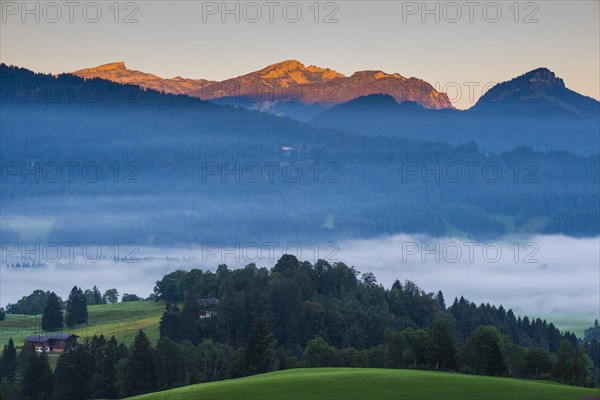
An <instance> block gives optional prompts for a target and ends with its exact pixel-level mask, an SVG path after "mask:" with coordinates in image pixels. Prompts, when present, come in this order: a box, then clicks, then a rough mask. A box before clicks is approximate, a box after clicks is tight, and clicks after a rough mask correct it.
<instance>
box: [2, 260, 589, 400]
mask: <svg viewBox="0 0 600 400" xmlns="http://www.w3.org/2000/svg"><path fill="white" fill-rule="evenodd" d="M117 300H118V296H117V291H116V289H109V290H107V291H106V292H105V294H104V296H102V295H101V294H100V291H99V290H98V289H97V288H96V287H94V288H93V289H88V290H85V291H84V290H82V289H80V288H78V287H74V288H73V289H72V291H71V293H70V295H69V298H68V299H67V300H66V301H63V300H62V299H61V298H60V297H58V296H57V295H56V294H55V293H53V292H45V291H43V290H37V291H35V292H34V293H32V294H30V295H26V296H24V297H23V298H22V299H21V300H19V301H18V302H17V303H15V304H10V305H8V306H7V310H8V311H9V313H8V314H6V315H5V314H4V313H3V314H2V318H4V320H3V321H1V322H0V328H1V329H0V331H1V332H2V336H1V337H0V339H1V340H2V343H3V344H4V348H3V352H2V356H1V357H0V377H1V379H2V380H1V383H0V394H1V395H2V400H9V399H15V400H19V399H24V400H26V399H56V400H59V399H60V400H62V399H73V400H77V399H82V400H84V399H112V398H127V397H132V396H136V395H143V394H147V393H154V392H161V391H168V390H170V389H172V390H173V391H169V392H167V393H156V394H149V395H147V397H141V398H148V399H161V398H168V399H192V398H194V399H196V398H211V399H216V400H218V399H220V398H222V399H232V398H244V399H252V398H256V399H271V398H272V399H281V398H286V399H287V398H290V399H320V398H323V399H324V398H327V399H336V398H340V399H354V398H355V399H365V398H369V399H377V398H382V399H383V398H399V399H401V398H407V399H431V398H435V397H436V396H438V395H440V393H442V392H440V388H441V387H442V388H444V391H443V395H444V396H445V397H448V398H456V399H470V398H473V399H476V398H493V399H537V398H539V399H542V398H543V399H568V398H573V399H579V398H581V397H584V396H587V397H594V396H596V397H598V394H599V393H598V390H597V389H593V388H594V387H595V386H596V387H597V385H598V383H599V371H600V369H599V367H600V351H599V349H600V346H599V339H600V327H599V326H598V323H597V321H596V324H595V326H594V327H592V328H590V329H587V330H586V331H585V337H584V338H577V337H576V336H575V335H574V334H573V333H571V332H561V331H560V330H559V329H558V328H556V326H555V325H554V324H553V323H551V322H548V321H545V320H542V319H540V318H531V317H528V316H516V315H515V314H514V313H513V311H512V310H510V309H509V310H507V309H505V308H504V307H503V306H501V305H499V306H493V305H490V304H480V305H476V304H474V303H472V302H470V301H468V300H466V299H464V298H463V297H461V298H456V299H454V300H453V301H452V303H451V304H449V305H448V304H447V303H446V300H445V299H444V294H443V293H442V292H441V291H438V292H437V293H433V292H432V293H428V292H425V291H423V290H421V289H420V288H419V287H418V286H417V285H416V284H415V283H414V282H411V281H405V282H404V283H401V282H400V281H399V280H396V281H395V282H394V284H393V285H392V286H391V287H390V288H385V287H383V286H382V285H381V284H379V283H378V282H377V279H376V277H375V276H374V275H373V274H372V273H366V274H362V275H360V274H359V273H358V271H357V270H356V269H355V268H354V267H351V266H348V265H346V264H344V263H342V262H337V263H335V264H333V265H331V264H329V263H328V262H326V261H323V260H320V261H318V262H317V263H316V264H314V265H313V264H311V263H309V262H300V261H299V260H298V259H296V257H294V256H291V255H284V256H283V257H282V258H281V259H279V261H277V263H276V264H275V266H274V267H273V268H271V269H270V270H269V269H267V268H258V267H257V266H256V265H254V264H249V265H247V266H246V267H245V268H240V269H235V270H232V269H229V268H228V267H227V266H226V265H220V266H218V268H217V269H216V270H215V271H214V272H213V271H209V270H207V271H202V270H199V269H192V270H190V271H181V270H180V271H175V272H172V273H170V274H168V275H166V276H164V277H163V278H162V279H161V280H160V281H158V282H157V283H156V286H155V288H154V293H153V294H152V295H150V296H149V297H148V298H146V299H145V300H142V299H141V298H140V297H138V296H137V295H135V294H124V295H123V298H122V299H121V302H120V303H119V302H117ZM15 312H20V313H22V314H15ZM27 314H31V315H27ZM40 314H41V316H40ZM36 315H37V316H36ZM73 334H74V335H76V336H75V337H74V336H72V335H73ZM515 378H518V379H515ZM519 379H521V380H519ZM523 379H526V380H523Z"/></svg>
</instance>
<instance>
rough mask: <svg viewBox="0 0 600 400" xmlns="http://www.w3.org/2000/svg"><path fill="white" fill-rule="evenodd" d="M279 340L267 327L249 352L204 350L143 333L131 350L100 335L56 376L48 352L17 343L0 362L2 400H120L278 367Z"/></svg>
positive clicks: (208, 345)
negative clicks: (154, 342)
mask: <svg viewBox="0 0 600 400" xmlns="http://www.w3.org/2000/svg"><path fill="white" fill-rule="evenodd" d="M275 344H276V341H275V339H274V338H273V335H272V334H271V333H270V332H269V331H268V329H267V326H266V325H265V324H264V322H262V321H259V322H258V323H257V324H256V326H255V328H254V329H253V333H252V337H251V338H250V341H249V346H248V349H247V350H246V349H238V351H235V352H234V350H233V349H232V348H231V347H229V346H227V345H224V344H219V343H213V342H212V341H211V340H204V341H203V342H202V343H200V344H199V345H193V344H192V343H190V342H184V343H182V344H179V343H175V342H173V341H171V340H170V339H168V338H165V339H161V340H160V341H158V343H157V345H156V347H153V346H152V344H151V342H150V340H149V339H148V337H147V336H146V334H145V333H144V332H143V331H139V332H138V334H137V335H136V337H135V339H134V342H133V345H132V346H131V347H130V348H127V347H126V346H125V345H123V344H119V343H118V342H117V341H116V340H115V338H114V337H112V338H111V339H109V340H106V339H105V338H104V336H94V337H93V338H90V339H87V340H85V341H84V342H83V343H81V344H79V345H77V346H76V347H74V348H72V349H70V350H68V351H67V352H65V353H63V354H61V355H60V357H59V359H58V362H57V364H56V369H55V370H54V372H52V370H51V368H50V366H49V364H48V356H47V355H46V354H45V353H39V354H38V353H36V352H35V350H33V348H32V347H30V346H25V347H24V348H23V349H22V350H21V352H20V353H19V354H18V355H17V352H16V349H15V347H14V342H13V340H12V339H10V340H9V343H8V345H6V346H5V347H4V351H3V353H2V357H1V358H0V398H2V399H5V400H34V399H35V400H53V399H56V400H64V399H69V400H85V399H96V398H106V399H115V398H121V397H129V396H134V395H138V394H143V393H148V392H152V391H156V390H162V389H169V388H173V387H178V386H183V385H189V384H193V383H198V382H210V381H216V380H222V379H225V378H228V377H238V376H243V375H248V374H256V373H262V372H268V371H271V370H273V369H274V368H275V366H276V360H275V353H274V348H275Z"/></svg>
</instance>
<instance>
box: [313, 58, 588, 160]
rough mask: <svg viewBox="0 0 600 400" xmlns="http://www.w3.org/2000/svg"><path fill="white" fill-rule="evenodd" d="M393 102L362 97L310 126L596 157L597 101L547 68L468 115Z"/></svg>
mask: <svg viewBox="0 0 600 400" xmlns="http://www.w3.org/2000/svg"><path fill="white" fill-rule="evenodd" d="M394 100H395V99H394V98H392V97H390V96H387V97H382V96H381V95H372V96H365V97H364V98H359V99H355V100H352V101H349V102H347V103H345V104H340V105H336V106H335V107H332V108H330V109H328V110H325V111H324V112H322V113H321V114H319V115H318V116H316V117H315V118H314V119H313V120H312V123H313V124H314V125H317V126H321V127H329V128H337V129H343V130H347V131H350V132H356V133H361V134H367V135H370V136H391V137H399V138H405V139H424V140H433V141H444V142H449V143H465V142H469V141H474V142H476V143H478V144H479V145H480V146H481V148H482V149H484V150H488V151H505V150H509V149H512V148H514V147H516V146H524V145H525V146H531V147H532V148H534V149H537V150H569V151H573V152H577V153H581V154H598V153H600V102H598V101H597V100H594V99H591V98H589V97H586V96H582V95H580V94H578V93H576V92H573V91H572V90H569V89H568V88H566V87H565V85H564V82H563V81H562V79H560V78H557V77H556V76H555V74H554V73H553V72H551V71H549V70H548V69H544V68H542V69H536V70H534V71H531V72H528V73H526V74H524V75H522V76H520V77H518V78H515V79H513V80H511V81H509V82H505V83H501V84H498V85H496V86H494V87H493V88H492V89H490V90H489V91H488V92H487V93H486V94H485V95H484V96H483V97H482V98H481V99H480V100H479V101H478V102H477V104H476V105H475V106H473V107H472V108H471V109H469V110H467V111H458V110H452V109H444V110H431V109H425V108H423V107H415V106H413V107H410V106H408V107H407V104H406V103H400V104H397V102H396V101H394ZM395 103H396V104H395Z"/></svg>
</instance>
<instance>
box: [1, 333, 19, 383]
mask: <svg viewBox="0 0 600 400" xmlns="http://www.w3.org/2000/svg"><path fill="white" fill-rule="evenodd" d="M0 369H1V370H2V374H0V380H1V378H7V379H8V380H9V381H10V382H11V383H12V382H14V380H15V376H16V374H17V350H16V349H15V342H14V341H13V339H12V338H9V339H8V344H6V345H4V350H2V358H0Z"/></svg>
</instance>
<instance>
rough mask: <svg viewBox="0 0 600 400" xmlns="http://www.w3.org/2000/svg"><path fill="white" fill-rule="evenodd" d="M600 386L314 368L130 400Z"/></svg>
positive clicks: (548, 398)
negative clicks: (574, 385)
mask: <svg viewBox="0 0 600 400" xmlns="http://www.w3.org/2000/svg"><path fill="white" fill-rule="evenodd" d="M599 394H600V391H599V390H598V389H586V388H578V387H573V386H566V385H560V384H555V383H550V382H540V381H526V380H519V379H510V378H490V377H482V376H474V375H462V374H456V373H445V372H430V371H417V370H398V369H396V370H394V369H363V368H312V369H292V370H286V371H280V372H273V373H269V374H264V375H256V376H251V377H248V378H241V379H233V380H227V381H221V382H213V383H203V384H199V385H193V386H186V387H182V388H179V389H172V390H168V391H165V392H159V393H152V394H146V395H141V396H137V397H132V398H131V400H133V399H135V400H162V399H177V400H196V399H211V400H230V399H244V400H281V399H286V400H315V399H327V400H365V399H368V400H389V399H407V400H408V399H410V400H431V399H437V398H447V399H461V400H480V399H494V400H515V399H527V400H580V399H581V398H582V397H584V396H588V397H590V398H591V397H598V395H599Z"/></svg>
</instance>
